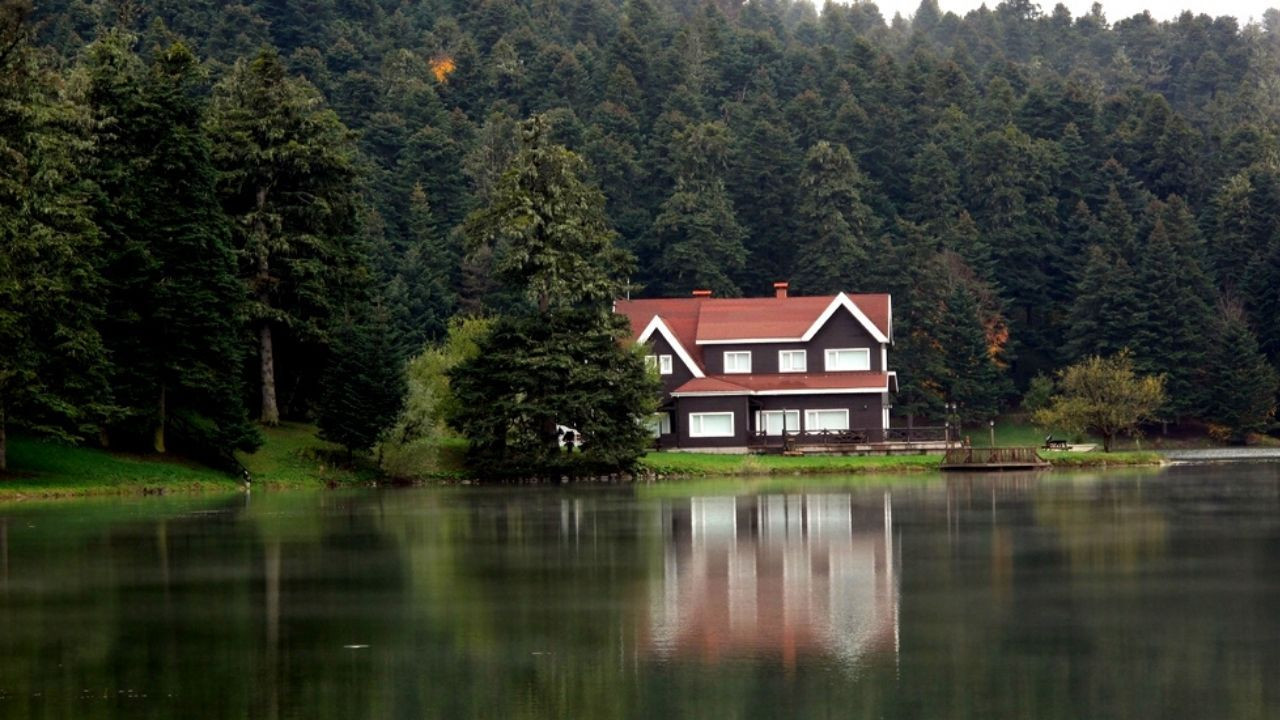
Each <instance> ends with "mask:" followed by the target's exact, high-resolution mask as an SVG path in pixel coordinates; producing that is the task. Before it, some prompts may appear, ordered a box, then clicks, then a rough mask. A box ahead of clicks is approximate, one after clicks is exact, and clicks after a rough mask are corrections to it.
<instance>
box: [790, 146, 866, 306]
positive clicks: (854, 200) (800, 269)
mask: <svg viewBox="0 0 1280 720" xmlns="http://www.w3.org/2000/svg"><path fill="white" fill-rule="evenodd" d="M864 187H865V180H863V178H862V174H861V173H860V172H859V171H858V166H857V164H856V163H854V161H853V157H852V156H851V155H850V154H849V150H848V149H847V148H845V147H844V146H843V145H832V144H831V143H829V142H826V141H822V142H819V143H818V144H816V145H814V146H813V148H812V149H810V150H809V153H808V154H807V155H806V156H805V166H804V171H803V173H802V174H801V176H800V192H801V196H802V197H803V200H802V201H801V203H800V208H799V213H798V218H797V222H796V235H797V237H798V238H799V242H798V243H797V244H798V246H799V249H798V252H797V257H796V263H795V271H794V273H791V277H792V278H793V280H794V282H795V286H796V288H797V289H798V290H799V291H801V292H805V293H810V294H815V295H819V294H828V293H836V292H842V291H846V290H850V289H852V288H854V287H855V280H860V279H861V278H860V277H859V275H860V274H861V273H863V272H864V271H865V268H866V265H867V263H868V260H869V258H868V254H867V245H868V241H869V239H870V238H871V237H872V236H873V235H874V234H875V233H876V231H877V229H878V227H877V226H878V223H877V222H876V217H875V215H874V214H872V212H871V208H869V207H867V205H866V204H865V203H863V202H862V190H863V188H864ZM777 271H778V269H777V268H775V272H777Z"/></svg>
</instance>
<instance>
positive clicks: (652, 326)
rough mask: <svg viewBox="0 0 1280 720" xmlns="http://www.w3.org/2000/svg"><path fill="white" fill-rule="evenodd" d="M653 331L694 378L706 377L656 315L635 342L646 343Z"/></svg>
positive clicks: (669, 329)
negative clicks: (659, 335) (674, 352)
mask: <svg viewBox="0 0 1280 720" xmlns="http://www.w3.org/2000/svg"><path fill="white" fill-rule="evenodd" d="M655 330H656V331H657V332H659V333H660V334H661V335H662V338H663V339H664V340H666V341H667V344H668V345H670V346H671V349H672V350H675V351H676V355H678V356H680V360H681V361H683V362H684V364H685V367H687V368H689V372H691V373H693V376H694V377H696V378H701V377H706V375H704V374H703V372H702V368H699V367H698V364H697V363H695V362H694V361H693V358H692V357H689V353H688V352H686V351H685V349H684V346H683V345H681V344H680V341H679V340H677V339H676V334H675V333H673V332H671V328H669V327H667V324H666V323H665V322H663V321H662V318H661V317H659V316H658V315H654V316H653V319H652V320H650V321H649V324H648V326H646V327H645V329H644V332H642V333H640V337H639V338H638V339H637V340H636V342H638V343H644V342H648V341H649V337H650V336H652V335H653V333H654V331H655Z"/></svg>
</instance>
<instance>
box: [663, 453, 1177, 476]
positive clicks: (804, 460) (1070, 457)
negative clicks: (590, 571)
mask: <svg viewBox="0 0 1280 720" xmlns="http://www.w3.org/2000/svg"><path fill="white" fill-rule="evenodd" d="M1040 456H1041V457H1043V458H1044V459H1045V460H1048V461H1049V463H1050V464H1051V465H1052V466H1053V467H1054V468H1107V467H1134V466H1159V465H1164V464H1166V461H1165V460H1164V459H1163V458H1162V457H1161V456H1160V454H1159V453H1156V452H1151V451H1129V452H1113V453H1103V452H1088V453H1074V452H1044V451H1042V452H1041V453H1040ZM941 464H942V456H941V455H805V456H800V457H785V456H782V455H720V454H713V453H672V452H669V453H649V454H648V455H646V456H644V457H643V458H641V460H640V468H641V470H642V472H644V473H647V474H649V475H650V476H654V477H657V478H658V479H678V478H683V477H712V476H726V475H741V476H761V475H818V474H835V473H854V474H857V473H916V472H933V471H937V470H938V468H939V466H940V465H941Z"/></svg>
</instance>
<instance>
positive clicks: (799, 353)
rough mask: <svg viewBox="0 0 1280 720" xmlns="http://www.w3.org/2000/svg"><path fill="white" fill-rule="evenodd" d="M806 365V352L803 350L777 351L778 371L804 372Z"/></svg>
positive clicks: (807, 363)
mask: <svg viewBox="0 0 1280 720" xmlns="http://www.w3.org/2000/svg"><path fill="white" fill-rule="evenodd" d="M808 365H809V357H808V353H806V352H805V351H804V350H779V351H778V372H784V373H786V372H804V371H805V370H807V369H808Z"/></svg>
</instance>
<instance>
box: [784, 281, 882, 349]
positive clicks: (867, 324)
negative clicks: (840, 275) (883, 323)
mask: <svg viewBox="0 0 1280 720" xmlns="http://www.w3.org/2000/svg"><path fill="white" fill-rule="evenodd" d="M840 308H844V309H845V310H848V311H849V313H850V314H852V315H853V316H854V317H855V318H857V320H858V322H860V323H862V327H863V328H865V329H866V331H867V332H869V333H871V337H873V338H875V339H876V342H881V343H887V342H889V338H888V337H886V336H885V334H884V333H882V332H880V328H878V327H876V326H875V323H873V322H871V318H868V317H867V316H866V315H864V314H863V312H862V309H861V308H859V307H858V306H857V305H855V304H854V302H853V300H850V299H849V296H848V295H845V294H844V293H840V294H839V295H836V296H835V298H833V299H832V300H831V304H830V305H828V306H827V309H826V310H823V311H822V314H821V315H819V316H818V319H817V320H815V321H813V324H812V325H810V326H809V329H808V331H806V332H805V334H804V335H803V336H802V337H801V338H800V341H801V342H809V341H810V340H812V339H813V336H814V335H817V334H818V331H819V330H821V329H822V326H823V325H826V324H827V321H828V320H830V319H831V316H832V315H835V314H836V310H839V309H840Z"/></svg>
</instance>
